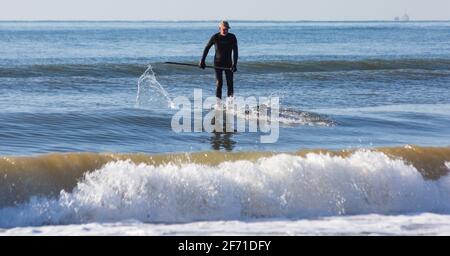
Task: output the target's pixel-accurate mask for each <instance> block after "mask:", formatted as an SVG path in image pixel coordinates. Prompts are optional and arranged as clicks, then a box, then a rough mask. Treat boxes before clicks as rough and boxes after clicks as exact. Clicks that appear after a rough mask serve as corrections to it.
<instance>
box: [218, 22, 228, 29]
mask: <svg viewBox="0 0 450 256" xmlns="http://www.w3.org/2000/svg"><path fill="white" fill-rule="evenodd" d="M221 26H224V27H226V28H230V23H228V21H226V20H222V21H221V22H220V23H219V27H221Z"/></svg>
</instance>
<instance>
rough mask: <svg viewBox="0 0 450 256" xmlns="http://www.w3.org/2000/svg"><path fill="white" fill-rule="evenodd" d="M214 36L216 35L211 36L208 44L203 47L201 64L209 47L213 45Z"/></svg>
mask: <svg viewBox="0 0 450 256" xmlns="http://www.w3.org/2000/svg"><path fill="white" fill-rule="evenodd" d="M215 36H216V35H213V36H212V37H211V39H209V41H208V43H207V44H206V47H205V49H204V50H203V55H202V60H201V61H202V62H204V61H205V59H206V56H208V52H209V49H210V48H211V46H213V44H214V38H215Z"/></svg>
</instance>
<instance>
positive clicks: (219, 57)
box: [199, 21, 238, 99]
mask: <svg viewBox="0 0 450 256" xmlns="http://www.w3.org/2000/svg"><path fill="white" fill-rule="evenodd" d="M229 29H230V25H229V23H228V22H227V21H221V22H220V23H219V33H216V34H214V35H213V36H212V37H211V39H209V42H208V44H206V47H205V50H204V51H203V56H202V58H201V60H200V63H199V67H200V68H202V69H205V67H206V64H205V59H206V56H208V52H209V49H210V48H211V46H212V45H214V46H215V50H216V53H215V56H214V66H215V67H222V68H225V70H224V69H218V68H216V69H215V71H216V97H217V98H218V99H222V85H223V72H224V71H225V77H226V79H227V96H228V97H233V94H234V92H233V73H234V72H236V71H237V61H238V43H237V39H236V36H235V35H234V34H232V33H228V30H229Z"/></svg>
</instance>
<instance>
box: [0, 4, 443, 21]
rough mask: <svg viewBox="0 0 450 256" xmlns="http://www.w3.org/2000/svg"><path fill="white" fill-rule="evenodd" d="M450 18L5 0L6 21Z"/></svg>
mask: <svg viewBox="0 0 450 256" xmlns="http://www.w3.org/2000/svg"><path fill="white" fill-rule="evenodd" d="M405 11H406V12H408V14H409V15H410V16H411V18H412V19H415V20H450V0H226V1H225V0H224V1H211V0H1V8H0V20H11V19H12V20H76V19H83V20H186V19H187V20H205V19H207V20H220V19H230V20H235V19H242V20H255V19H256V20H392V19H393V18H394V17H395V16H401V15H403V14H404V12H405Z"/></svg>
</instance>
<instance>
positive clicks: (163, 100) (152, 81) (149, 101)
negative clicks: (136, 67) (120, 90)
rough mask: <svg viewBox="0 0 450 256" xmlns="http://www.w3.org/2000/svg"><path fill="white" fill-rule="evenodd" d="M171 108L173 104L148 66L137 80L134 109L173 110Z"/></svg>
mask: <svg viewBox="0 0 450 256" xmlns="http://www.w3.org/2000/svg"><path fill="white" fill-rule="evenodd" d="M173 106H174V103H173V102H172V100H171V99H170V97H169V93H168V92H167V91H166V89H164V87H163V86H162V85H161V84H160V83H159V82H158V80H156V76H155V72H154V71H153V69H152V66H151V65H149V66H148V67H147V69H146V70H145V72H144V73H143V74H142V75H141V76H140V77H139V80H138V90H137V96H136V107H169V108H173Z"/></svg>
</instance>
